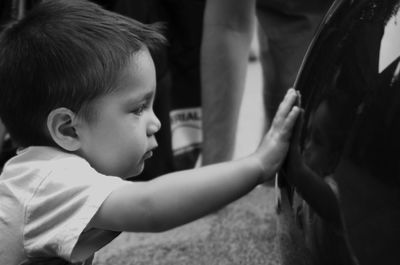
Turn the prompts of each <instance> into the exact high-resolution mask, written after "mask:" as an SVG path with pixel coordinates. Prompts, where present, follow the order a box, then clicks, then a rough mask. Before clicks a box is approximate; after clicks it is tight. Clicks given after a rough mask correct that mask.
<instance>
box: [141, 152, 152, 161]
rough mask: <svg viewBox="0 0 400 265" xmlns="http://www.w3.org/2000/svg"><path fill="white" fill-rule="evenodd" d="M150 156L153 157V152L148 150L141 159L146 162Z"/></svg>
mask: <svg viewBox="0 0 400 265" xmlns="http://www.w3.org/2000/svg"><path fill="white" fill-rule="evenodd" d="M152 156H153V151H152V150H150V151H147V152H146V153H145V154H144V155H143V159H144V160H146V159H149V158H150V157H152Z"/></svg>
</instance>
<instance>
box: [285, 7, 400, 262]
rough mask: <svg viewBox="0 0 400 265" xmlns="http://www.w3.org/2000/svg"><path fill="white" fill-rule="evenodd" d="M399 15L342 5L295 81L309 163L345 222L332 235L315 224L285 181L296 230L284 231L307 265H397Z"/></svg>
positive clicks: (325, 225)
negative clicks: (334, 198) (292, 237)
mask: <svg viewBox="0 0 400 265" xmlns="http://www.w3.org/2000/svg"><path fill="white" fill-rule="evenodd" d="M399 6H400V1H399V0H358V1H351V0H338V1H336V2H335V3H334V4H333V6H332V7H331V9H330V11H329V12H328V14H327V16H326V17H325V19H324V21H323V22H322V25H321V27H320V29H319V31H318V32H317V34H316V36H315V38H314V40H313V42H312V44H311V46H310V49H309V51H308V53H307V55H306V57H305V60H304V62H303V65H302V68H301V70H300V72H299V75H298V78H297V80H296V83H295V88H296V89H298V90H300V91H301V94H302V97H303V107H304V108H305V117H304V124H303V125H304V127H303V131H302V138H301V150H302V158H303V160H304V163H305V164H306V165H307V166H308V167H309V168H310V169H311V170H312V171H313V172H314V173H315V174H316V175H318V176H319V177H320V178H322V179H324V180H325V181H326V182H327V184H328V185H330V186H331V188H332V190H333V191H334V193H335V194H336V196H337V204H338V206H339V209H340V218H341V220H342V222H341V223H340V224H336V225H333V224H332V223H331V222H330V220H327V219H326V218H325V217H324V216H321V215H319V214H317V213H316V212H318V211H315V209H313V205H312V203H309V202H303V201H302V196H300V194H301V193H302V192H301V191H297V190H296V188H294V187H292V186H290V185H289V184H287V183H286V182H285V180H284V176H283V175H284V172H285V169H284V170H283V172H281V173H280V186H281V194H282V195H284V196H286V197H287V198H288V200H289V201H290V208H291V211H292V213H293V217H292V218H293V219H294V221H293V222H294V223H295V225H294V226H293V227H291V228H284V229H286V230H297V232H296V233H297V234H298V235H300V237H302V239H301V241H300V244H304V246H305V249H304V250H303V251H305V252H307V253H308V254H309V257H307V258H306V259H307V260H308V261H307V262H305V264H362V265H364V264H398V263H399V261H398V257H397V250H398V248H399V246H400V80H399V77H400V63H399V60H400V59H399V58H400V11H399ZM288 218H290V217H288ZM284 263H285V260H284ZM289 263H290V262H288V263H287V264H289ZM290 264H295V263H290ZM302 264H303V263H302Z"/></svg>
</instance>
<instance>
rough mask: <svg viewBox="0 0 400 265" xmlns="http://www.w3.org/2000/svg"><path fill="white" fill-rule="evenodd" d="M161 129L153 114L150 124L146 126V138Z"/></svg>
mask: <svg viewBox="0 0 400 265" xmlns="http://www.w3.org/2000/svg"><path fill="white" fill-rule="evenodd" d="M160 129H161V122H160V120H159V119H158V118H157V116H156V115H155V114H154V113H153V115H152V117H151V120H150V123H149V125H148V126H147V136H152V135H154V134H155V133H156V132H158V131H159V130H160Z"/></svg>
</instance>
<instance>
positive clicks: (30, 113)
mask: <svg viewBox="0 0 400 265" xmlns="http://www.w3.org/2000/svg"><path fill="white" fill-rule="evenodd" d="M161 28H162V25H161V24H152V25H145V24H142V23H140V22H138V21H136V20H133V19H131V18H128V17H124V16H122V15H119V14H116V13H113V12H110V11H107V10H105V9H103V8H101V7H100V6H98V5H96V4H94V3H91V2H89V1H84V0H65V1H62V0H50V1H43V2H42V3H40V4H38V5H37V6H35V7H34V8H33V9H32V10H31V11H30V12H29V13H28V14H27V15H26V16H25V17H24V18H23V19H21V20H19V21H15V22H12V23H11V24H9V25H8V26H7V27H6V29H5V30H4V32H3V33H2V35H1V37H0V117H1V119H2V120H3V122H4V124H5V126H6V127H7V130H8V131H9V133H10V135H11V137H12V138H13V139H14V140H15V141H16V142H17V143H18V144H19V145H22V146H30V145H51V144H52V141H51V139H49V137H48V136H47V129H46V120H47V116H48V114H49V113H50V111H51V110H53V109H55V108H58V107H66V108H69V109H70V110H71V111H73V112H75V113H80V112H82V111H83V112H87V111H86V110H85V108H86V107H87V106H88V105H89V103H90V102H91V101H92V100H93V99H95V98H97V97H99V96H100V95H104V94H106V93H110V92H112V90H113V89H114V88H115V87H114V83H115V81H116V79H117V77H118V74H119V72H120V70H121V69H122V68H123V67H124V66H125V65H126V63H127V61H128V60H129V59H130V58H131V56H132V55H133V54H135V53H136V52H138V51H140V50H142V49H144V48H148V49H149V51H150V53H151V54H152V55H154V53H155V52H156V51H158V49H159V48H160V47H162V45H163V44H164V43H165V39H164V37H163V35H162V34H161V33H160V32H161ZM84 110H85V111H84ZM84 116H85V118H88V116H87V115H84Z"/></svg>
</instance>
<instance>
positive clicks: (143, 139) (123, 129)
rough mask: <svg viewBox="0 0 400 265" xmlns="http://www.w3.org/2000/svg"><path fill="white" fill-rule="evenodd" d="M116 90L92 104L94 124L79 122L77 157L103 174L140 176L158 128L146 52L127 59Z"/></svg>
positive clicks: (151, 65) (152, 74)
mask: <svg viewBox="0 0 400 265" xmlns="http://www.w3.org/2000/svg"><path fill="white" fill-rule="evenodd" d="M116 87H117V88H116V90H115V91H114V92H112V93H110V94H106V95H104V96H102V97H100V98H99V99H97V100H96V101H95V102H94V112H95V117H94V119H93V121H90V122H87V121H82V123H81V125H80V128H79V132H80V133H79V135H78V136H79V137H80V141H81V149H80V151H79V155H81V156H82V157H84V158H86V159H87V160H88V161H89V163H90V164H91V165H92V167H94V168H95V169H96V170H97V171H99V172H100V173H102V174H106V175H113V176H119V177H123V178H127V177H132V176H136V175H138V174H140V173H141V172H142V170H143V167H144V162H145V160H146V159H147V158H149V157H151V155H152V152H151V150H153V149H154V148H156V147H157V141H156V139H155V136H154V134H155V133H156V132H157V131H158V130H159V129H160V127H161V124H160V121H159V120H158V119H157V117H156V116H155V115H154V112H153V101H154V96H155V88H156V77H155V69H154V63H153V60H152V58H151V56H150V53H149V52H148V51H147V50H142V51H140V52H138V53H136V54H135V55H134V56H133V57H132V58H131V59H130V61H129V62H128V64H127V66H126V67H125V68H124V69H123V71H122V72H121V75H120V78H119V79H118V81H117V83H116Z"/></svg>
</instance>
